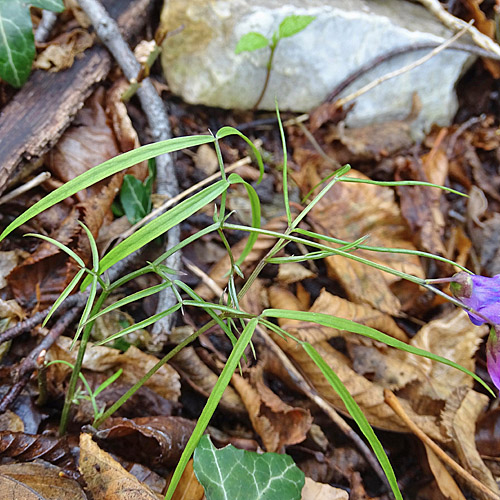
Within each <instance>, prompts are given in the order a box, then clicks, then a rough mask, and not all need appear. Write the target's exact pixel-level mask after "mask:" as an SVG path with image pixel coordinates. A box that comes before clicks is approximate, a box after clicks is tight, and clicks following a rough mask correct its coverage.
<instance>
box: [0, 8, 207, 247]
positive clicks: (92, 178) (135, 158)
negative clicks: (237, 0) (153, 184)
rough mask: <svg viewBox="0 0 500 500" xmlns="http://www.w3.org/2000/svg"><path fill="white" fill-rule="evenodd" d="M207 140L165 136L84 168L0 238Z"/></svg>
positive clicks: (17, 220)
mask: <svg viewBox="0 0 500 500" xmlns="http://www.w3.org/2000/svg"><path fill="white" fill-rule="evenodd" d="M0 1H2V0H0ZM3 1H5V0H3ZM208 142H214V138H213V137H212V136H211V135H195V136H192V137H175V138H174V139H168V140H167V141H161V142H156V143H154V144H147V145H146V146H141V147H140V148H137V149H134V150H132V151H128V152H127V153H123V154H121V155H119V156H116V157H115V158H111V159H110V160H107V161H105V162H104V163H101V164H100V165H97V166H96V167H93V168H91V169H90V170H87V171H86V172H84V173H83V174H81V175H79V176H78V177H75V178H74V179H72V180H70V181H69V182H66V183H65V184H64V185H63V186H61V187H60V188H58V189H56V190H55V191H52V193H50V194H48V195H47V196H45V197H44V198H42V199H41V200H40V201H39V202H37V203H35V204H34V205H33V206H32V207H30V208H29V209H28V210H26V212H24V213H22V214H21V215H20V216H19V217H17V218H16V219H15V220H14V221H13V222H11V223H10V224H9V225H8V226H7V228H6V229H5V230H4V231H3V233H2V234H1V235H0V241H1V240H3V239H4V238H5V237H6V236H7V235H8V234H9V233H11V232H12V231H13V230H14V229H16V228H18V227H19V226H21V225H22V224H24V223H25V222H27V221H28V220H30V219H31V218H32V217H35V216H36V215H38V214H39V213H41V212H43V211H44V210H46V209H47V208H50V207H52V206H53V205H55V204H56V203H59V202H60V201H62V200H64V199H65V198H67V197H68V196H72V195H74V194H75V193H77V192H78V191H81V190H82V189H86V188H88V187H89V186H92V184H96V183H97V182H99V181H102V180H103V179H105V178H106V177H109V176H110V175H113V174H116V173H117V172H120V171H121V170H124V169H126V168H129V167H132V166H133V165H135V164H137V163H140V162H141V161H144V160H148V159H149V158H154V157H156V156H159V155H162V154H165V153H171V152H173V151H179V150H180V149H184V148H190V147H192V146H200V145H201V144H206V143H208Z"/></svg>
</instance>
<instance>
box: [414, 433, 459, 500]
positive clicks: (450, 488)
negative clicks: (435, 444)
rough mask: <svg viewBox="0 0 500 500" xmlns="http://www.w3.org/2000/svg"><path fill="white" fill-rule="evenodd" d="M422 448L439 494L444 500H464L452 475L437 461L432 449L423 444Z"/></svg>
mask: <svg viewBox="0 0 500 500" xmlns="http://www.w3.org/2000/svg"><path fill="white" fill-rule="evenodd" d="M424 446H425V452H426V453H427V461H428V462H429V468H430V469H431V472H432V475H433V476H434V479H435V480H436V484H437V485H438V488H439V490H440V491H441V493H442V494H443V495H444V496H445V498H449V499H451V500H465V497H464V495H463V493H462V491H461V490H460V488H459V487H458V485H457V483H456V482H455V480H454V479H453V477H452V475H451V474H450V473H449V472H448V469H447V468H446V467H445V466H444V464H443V462H441V460H439V458H438V457H437V456H436V454H435V453H434V452H433V451H432V449H431V448H429V447H428V446H427V445H426V444H425V443H424Z"/></svg>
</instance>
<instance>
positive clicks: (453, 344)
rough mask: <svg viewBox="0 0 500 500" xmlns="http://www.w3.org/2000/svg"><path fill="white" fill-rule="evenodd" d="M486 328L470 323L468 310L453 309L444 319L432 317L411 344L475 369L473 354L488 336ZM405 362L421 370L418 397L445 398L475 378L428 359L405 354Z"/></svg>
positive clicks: (471, 384)
mask: <svg viewBox="0 0 500 500" xmlns="http://www.w3.org/2000/svg"><path fill="white" fill-rule="evenodd" d="M487 333H488V327H487V326H486V325H483V326H481V327H477V326H475V325H473V324H472V323H471V322H470V320H469V317H468V316H467V313H466V312H465V311H463V310H461V309H456V310H453V311H452V312H451V313H449V314H447V315H446V316H444V317H443V318H438V319H435V320H433V321H431V322H429V323H428V324H427V325H425V326H423V327H422V328H421V329H420V330H419V332H418V333H417V334H416V335H415V336H414V337H413V338H412V339H411V341H410V344H411V345H412V346H414V347H419V348H420V349H425V350H426V351H430V352H432V353H434V354H438V355H439V356H443V357H444V358H447V359H450V360H452V361H455V362H456V363H458V364H459V365H462V366H463V367H465V368H467V369H469V370H471V371H474V368H475V362H474V354H475V352H476V351H477V349H478V346H479V344H480V343H481V338H482V337H484V336H485V335H487ZM407 360H408V361H407V362H408V364H411V365H413V366H416V367H418V369H419V370H421V372H422V380H423V381H424V380H425V382H423V383H422V384H420V385H419V387H418V396H415V397H417V398H418V397H421V396H428V397H430V398H433V399H442V400H447V399H448V397H449V396H450V394H451V392H452V391H453V390H454V389H455V388H456V387H460V386H463V385H465V386H467V387H472V386H473V384H474V380H473V379H472V378H471V377H470V376H469V375H467V374H465V373H462V372H461V371H459V370H456V369H455V368H452V367H450V366H447V365H443V364H442V363H436V362H434V361H431V360H430V359H427V358H422V357H420V356H414V355H412V354H407Z"/></svg>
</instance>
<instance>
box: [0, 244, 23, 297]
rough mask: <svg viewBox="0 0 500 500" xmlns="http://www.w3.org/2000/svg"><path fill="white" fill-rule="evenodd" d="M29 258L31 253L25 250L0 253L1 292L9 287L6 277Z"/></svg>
mask: <svg viewBox="0 0 500 500" xmlns="http://www.w3.org/2000/svg"><path fill="white" fill-rule="evenodd" d="M28 256H29V253H28V252H26V251H24V250H10V251H8V252H0V290H1V289H2V288H3V287H4V286H6V285H7V280H6V279H5V278H6V276H7V275H8V274H9V273H10V272H11V271H12V270H13V269H14V268H15V267H16V266H17V265H18V264H19V263H20V262H21V261H23V260H24V259H26V257H28Z"/></svg>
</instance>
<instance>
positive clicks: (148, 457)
mask: <svg viewBox="0 0 500 500" xmlns="http://www.w3.org/2000/svg"><path fill="white" fill-rule="evenodd" d="M194 426H195V423H194V422H192V421H191V420H187V419H185V418H182V417H163V416H157V417H141V418H134V419H127V418H110V419H108V420H106V421H105V423H104V424H103V428H101V429H100V430H98V431H97V433H96V434H95V435H94V438H95V439H97V440H98V442H99V444H100V445H103V446H104V447H106V448H107V449H110V450H112V451H113V453H116V454H117V455H119V456H121V457H123V458H125V459H127V460H131V461H134V462H141V463H143V464H145V465H148V466H151V467H158V466H166V467H173V466H174V465H176V464H177V462H178V461H179V458H180V456H181V454H182V452H183V451H184V448H185V447H186V444H187V442H188V440H189V438H190V436H191V434H192V432H193V429H194Z"/></svg>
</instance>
